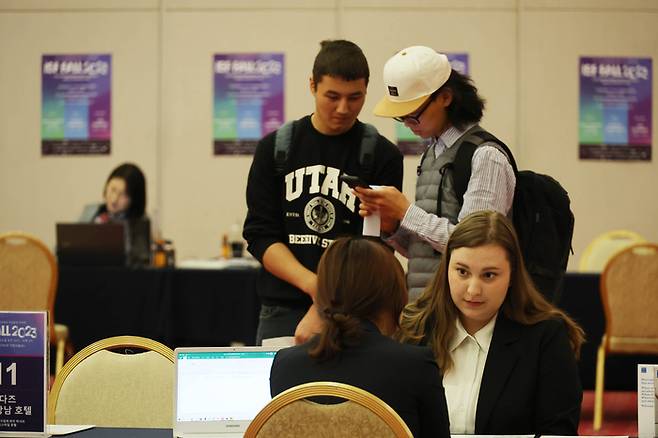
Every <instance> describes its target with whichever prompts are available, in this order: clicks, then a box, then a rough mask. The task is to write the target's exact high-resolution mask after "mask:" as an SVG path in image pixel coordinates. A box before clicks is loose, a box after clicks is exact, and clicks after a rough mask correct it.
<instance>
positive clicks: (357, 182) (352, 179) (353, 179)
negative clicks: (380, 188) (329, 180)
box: [338, 173, 370, 189]
mask: <svg viewBox="0 0 658 438" xmlns="http://www.w3.org/2000/svg"><path fill="white" fill-rule="evenodd" d="M338 179H339V180H340V181H342V182H344V183H345V184H347V185H348V186H349V187H350V188H352V189H353V188H355V187H365V188H368V189H369V188H370V185H369V184H368V183H367V182H365V181H364V180H362V179H361V178H359V177H358V176H352V175H348V174H346V173H343V174H341V175H340V176H339V177H338Z"/></svg>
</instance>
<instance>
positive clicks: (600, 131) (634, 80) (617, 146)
mask: <svg viewBox="0 0 658 438" xmlns="http://www.w3.org/2000/svg"><path fill="white" fill-rule="evenodd" d="M579 73H580V118H579V135H578V138H579V144H580V148H579V149H580V153H579V156H580V158H581V159H589V160H640V161H650V160H651V130H652V126H651V105H652V103H651V102H652V95H651V92H652V89H651V75H652V72H651V58H621V57H620V58H605V57H591V56H588V57H581V58H580V72H579Z"/></svg>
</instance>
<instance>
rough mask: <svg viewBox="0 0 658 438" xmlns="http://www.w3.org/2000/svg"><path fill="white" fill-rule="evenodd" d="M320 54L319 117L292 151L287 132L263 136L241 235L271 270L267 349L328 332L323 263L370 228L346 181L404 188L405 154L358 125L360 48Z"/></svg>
mask: <svg viewBox="0 0 658 438" xmlns="http://www.w3.org/2000/svg"><path fill="white" fill-rule="evenodd" d="M320 46H321V47H320V51H319V52H318V54H317V56H316V58H315V62H314V63H313V71H312V76H311V78H310V79H309V86H310V87H309V88H310V91H311V94H312V95H313V98H314V101H315V110H314V112H313V114H311V115H308V116H305V117H302V118H301V119H298V120H295V121H294V122H293V123H292V130H291V131H288V148H287V153H283V154H280V152H282V150H281V149H279V148H278V146H279V145H280V144H281V143H280V142H279V139H280V138H281V137H285V136H284V135H280V136H279V134H280V133H282V132H285V127H284V128H280V129H279V130H277V131H276V132H272V133H270V134H268V135H266V136H265V137H263V138H262V139H261V140H260V141H259V142H258V146H257V147H256V153H255V155H254V159H253V162H252V164H251V169H250V170H249V179H248V181H247V193H246V195H247V196H246V198H247V208H248V211H247V217H246V219H245V222H244V231H243V235H244V237H245V239H246V241H247V243H248V246H247V249H248V251H249V252H250V253H251V254H253V256H254V257H255V258H256V259H258V260H259V261H260V262H261V263H262V264H263V267H264V270H263V272H262V273H261V275H259V277H258V284H257V291H258V295H259V298H260V302H261V310H260V317H259V323H258V330H257V333H256V337H257V339H256V342H257V343H259V344H260V343H261V341H262V340H263V339H270V340H271V339H273V338H287V337H291V336H293V335H294V336H295V339H296V341H297V342H298V343H301V342H304V341H305V340H307V339H308V338H310V337H311V336H312V335H313V334H314V333H318V332H319V331H320V330H321V328H322V320H321V318H320V315H319V314H318V312H317V308H316V306H315V305H314V304H313V303H314V301H315V294H316V290H317V276H316V274H315V271H316V268H317V266H318V262H319V260H320V257H321V256H322V254H323V253H324V251H325V249H326V248H327V247H328V246H329V244H330V243H331V242H332V241H333V240H334V239H336V238H337V237H339V236H342V235H360V234H361V230H362V228H363V219H362V218H361V217H360V216H359V211H358V206H357V202H356V201H357V199H356V196H354V194H353V193H352V191H351V190H350V188H349V187H348V185H347V184H346V183H341V182H340V181H339V175H340V174H342V173H346V174H349V175H354V176H359V177H361V178H362V179H364V180H366V181H367V183H368V184H376V185H386V186H395V187H399V188H401V187H402V154H401V153H400V151H399V149H398V148H397V147H396V146H395V145H394V144H392V143H391V142H390V141H388V140H387V139H386V138H384V137H383V136H382V135H379V134H378V133H376V132H375V133H374V134H372V133H371V134H368V135H366V134H367V133H368V132H367V131H370V130H369V129H367V128H366V125H365V124H364V123H362V122H360V121H359V120H358V119H357V117H358V116H359V113H360V112H361V109H362V108H363V104H364V102H365V99H366V92H367V87H368V80H369V77H370V70H369V67H368V61H367V60H366V57H365V55H364V54H363V52H362V50H361V48H359V46H357V45H356V44H354V43H353V42H351V41H347V40H327V41H322V42H321V43H320ZM287 126H291V125H287ZM366 137H369V138H371V139H374V144H373V143H372V142H370V147H372V148H373V149H372V150H370V149H368V150H369V151H370V152H369V153H368V154H367V155H368V156H369V158H368V160H367V162H366V160H362V159H361V154H360V152H361V150H362V149H361V145H362V143H363V140H364V138H366ZM275 151H276V153H275ZM281 155H283V156H284V160H280V156H281ZM363 155H366V154H363ZM278 341H281V339H279V340H278ZM285 341H288V340H287V339H286V340H285ZM270 342H272V341H270Z"/></svg>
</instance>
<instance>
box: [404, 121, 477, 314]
mask: <svg viewBox="0 0 658 438" xmlns="http://www.w3.org/2000/svg"><path fill="white" fill-rule="evenodd" d="M481 129H482V128H480V126H479V125H475V126H473V127H472V128H471V129H469V130H468V131H466V132H465V133H464V135H462V136H461V137H460V138H459V140H457V142H455V144H453V145H452V147H450V148H447V149H446V150H444V151H443V153H442V154H441V155H439V157H438V158H435V157H434V146H433V145H432V146H431V147H430V148H428V149H427V150H426V151H425V156H424V158H423V159H422V160H421V164H420V169H419V175H418V179H417V180H416V202H415V204H416V205H417V206H419V207H420V208H422V209H423V210H424V211H426V212H427V213H432V214H437V211H436V206H437V202H438V195H439V187H441V189H442V194H441V217H445V218H447V219H448V220H449V221H450V222H451V223H453V224H457V217H458V216H459V211H460V210H461V204H460V203H459V200H458V199H457V195H456V194H455V189H454V184H453V174H452V172H442V171H441V169H442V168H444V166H446V165H448V164H450V163H452V162H453V161H455V157H456V156H457V151H458V150H459V147H460V146H461V144H462V141H463V140H464V139H465V138H467V137H468V136H469V134H470V132H471V131H473V130H481ZM442 179H444V181H441V180H442ZM407 256H408V259H409V267H408V270H407V287H408V288H409V301H414V300H416V299H417V298H418V297H419V296H420V294H421V293H422V291H423V289H425V286H427V285H428V284H429V282H430V280H431V278H432V276H433V275H434V273H435V272H436V269H437V268H438V266H439V260H440V259H441V254H440V253H438V252H437V251H435V250H434V248H432V247H431V246H430V244H429V243H426V242H425V241H424V240H421V239H419V238H418V237H417V236H416V235H415V234H413V235H411V238H410V239H409V246H408V248H407Z"/></svg>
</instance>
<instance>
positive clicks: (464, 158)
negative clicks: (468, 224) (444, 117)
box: [452, 129, 518, 205]
mask: <svg viewBox="0 0 658 438" xmlns="http://www.w3.org/2000/svg"><path fill="white" fill-rule="evenodd" d="M484 143H495V144H496V145H497V146H498V148H499V149H500V150H502V152H504V153H505V155H507V159H508V160H509V162H510V164H511V165H512V169H513V170H514V174H515V175H516V174H517V173H518V170H517V167H516V162H515V161H514V156H513V155H512V151H510V149H509V148H508V147H507V145H506V144H505V143H503V142H502V141H500V140H499V139H498V138H497V137H496V136H494V135H493V134H491V133H489V132H487V131H485V130H483V129H479V130H475V131H472V132H471V133H470V134H469V135H468V136H467V137H466V138H465V139H464V140H463V141H462V144H461V146H460V147H459V150H458V151H457V155H456V156H455V161H454V162H453V166H452V167H453V184H454V187H455V194H456V195H457V199H458V200H459V204H460V205H462V204H463V203H464V193H466V189H467V188H468V182H469V181H470V179H471V170H472V169H471V163H472V160H473V154H474V153H475V150H476V149H477V148H479V147H480V146H482V145H483V144H484Z"/></svg>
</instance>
